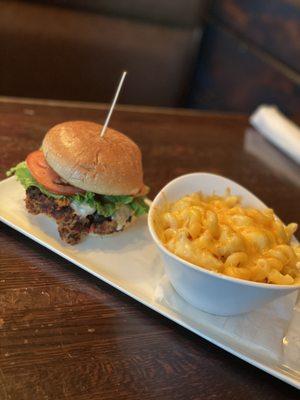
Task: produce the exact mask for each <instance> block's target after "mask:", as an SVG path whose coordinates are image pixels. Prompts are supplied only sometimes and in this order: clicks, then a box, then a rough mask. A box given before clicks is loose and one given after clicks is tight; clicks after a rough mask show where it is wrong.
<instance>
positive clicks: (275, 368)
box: [0, 177, 300, 389]
mask: <svg viewBox="0 0 300 400" xmlns="http://www.w3.org/2000/svg"><path fill="white" fill-rule="evenodd" d="M23 199H24V189H23V188H22V187H21V185H20V184H19V183H18V182H17V181H16V178H15V177H11V178H8V179H5V180H4V181H2V182H0V221H2V222H4V223H5V224H7V225H9V226H10V227H12V228H14V229H16V230H17V231H19V232H21V233H23V234H24V235H26V236H28V237H29V238H31V239H33V240H35V241H36V242H38V243H40V244H41V245H43V246H45V247H47V248H48V249H50V250H52V251H53V252H55V253H57V254H59V255H60V256H61V257H64V258H65V259H67V260H69V261H70V262H72V263H74V264H76V265H77V266H79V267H80V268H82V269H84V270H86V271H87V272H89V273H91V274H93V275H94V276H96V277H97V278H99V279H101V280H103V281H104V282H106V283H108V284H110V285H112V286H113V287H115V288H117V289H119V290H120V291H121V292H123V293H126V294H127V295H128V296H130V297H132V298H134V299H135V300H137V301H139V302H141V303H142V304H144V305H145V306H147V307H149V308H151V309H153V310H155V311H157V312H158V313H160V314H161V315H164V316H165V317H167V318H169V319H171V320H172V321H174V322H176V323H178V324H179V325H181V326H183V327H185V328H187V329H189V330H190V331H192V332H194V333H196V334H197V335H199V336H201V337H203V338H205V339H206V340H208V341H210V342H211V343H214V344H215V345H217V346H219V347H221V348H222V349H224V350H226V351H228V352H229V353H232V354H234V355H235V356H237V357H239V358H241V359H242V360H244V361H247V362H248V363H250V364H252V365H254V366H256V367H258V368H260V369H262V370H264V371H266V372H268V373H269V374H271V375H273V376H275V377H277V378H279V379H281V380H283V381H285V382H286V383H289V384H290V385H292V386H295V387H297V388H299V389H300V379H299V377H298V376H297V375H294V374H292V373H289V372H288V371H287V370H285V369H284V368H282V367H281V366H280V365H279V363H278V362H276V361H275V360H274V359H273V358H271V357H268V355H267V354H265V353H262V352H259V351H254V350H253V349H250V348H249V346H247V345H246V344H245V343H243V342H242V341H240V340H239V341H238V340H235V339H234V338H231V339H230V338H229V337H228V336H226V335H222V334H220V331H219V330H217V329H214V327H212V326H211V325H206V324H205V321H204V320H203V321H192V320H191V319H190V318H188V317H186V316H185V315H183V314H182V313H178V312H176V311H174V310H173V309H171V308H169V307H168V306H166V305H164V304H162V303H158V302H157V301H155V298H154V291H155V289H156V287H157V285H158V283H159V281H160V280H161V278H162V276H163V266H162V264H161V261H160V257H159V254H158V251H157V249H156V247H155V245H154V243H153V242H152V239H151V237H150V234H149V233H148V227H147V218H146V217H142V218H139V219H138V220H137V221H136V222H135V223H134V224H132V226H130V227H129V228H128V229H127V230H126V231H124V232H122V233H119V234H115V235H112V236H107V237H97V236H89V237H88V238H87V239H86V240H85V241H84V242H82V243H80V244H79V245H77V246H68V245H65V244H64V243H62V242H61V240H60V239H59V236H58V233H57V229H56V224H55V222H54V221H53V220H51V219H50V218H47V217H46V216H43V215H40V216H31V215H30V214H28V213H27V212H26V209H25V206H24V201H23ZM233 318H234V317H233Z"/></svg>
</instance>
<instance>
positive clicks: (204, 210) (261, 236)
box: [154, 192, 300, 285]
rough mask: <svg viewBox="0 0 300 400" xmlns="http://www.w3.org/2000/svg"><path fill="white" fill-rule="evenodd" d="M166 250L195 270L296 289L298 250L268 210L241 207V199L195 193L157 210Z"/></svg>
mask: <svg viewBox="0 0 300 400" xmlns="http://www.w3.org/2000/svg"><path fill="white" fill-rule="evenodd" d="M154 224H155V229H156V231H157V233H158V236H159V238H160V240H161V241H162V243H163V244H164V246H165V247H166V248H167V249H168V250H170V251H171V252H172V253H174V254H176V255H177V256H179V257H181V258H183V259H184V260H186V261H189V262H191V263H193V264H195V265H198V266H201V267H203V268H206V269H208V270H212V271H215V272H218V273H222V274H225V275H228V276H231V277H235V278H240V279H245V280H250V281H255V282H263V283H273V284H280V285H291V284H299V283H300V246H299V245H298V246H296V245H292V244H291V243H290V242H291V238H292V235H293V233H294V232H295V231H296V229H297V224H295V223H291V224H289V225H287V226H285V225H284V224H283V223H282V222H281V221H280V220H279V219H278V218H277V217H276V216H275V214H274V212H273V210H271V209H264V210H258V209H255V208H250V207H242V206H241V203H240V198H239V197H238V196H233V195H231V194H230V192H228V193H226V195H224V196H217V195H211V196H205V195H203V194H201V193H194V194H191V195H188V196H185V197H183V198H182V199H180V200H178V201H176V202H174V203H171V204H166V205H165V207H163V208H161V209H159V210H157V212H156V215H155V218H154Z"/></svg>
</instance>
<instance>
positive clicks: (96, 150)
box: [42, 121, 144, 195]
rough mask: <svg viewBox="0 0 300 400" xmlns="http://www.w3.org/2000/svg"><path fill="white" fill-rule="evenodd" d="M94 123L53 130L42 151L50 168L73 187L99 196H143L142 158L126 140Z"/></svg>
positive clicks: (115, 132) (75, 123)
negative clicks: (102, 133) (139, 194)
mask: <svg viewBox="0 0 300 400" xmlns="http://www.w3.org/2000/svg"><path fill="white" fill-rule="evenodd" d="M101 128H102V126H101V125H99V124H96V123H94V122H87V121H70V122H64V123H62V124H58V125H56V126H54V127H53V128H51V129H50V130H49V131H48V132H47V134H46V136H45V138H44V141H43V145H42V149H43V152H44V155H45V158H46V160H47V162H48V164H49V165H50V166H51V167H52V168H53V169H54V171H55V172H56V173H57V174H58V175H59V176H61V177H62V178H63V179H64V180H66V181H67V182H68V183H70V184H71V185H74V186H76V187H78V188H80V189H84V190H87V191H91V192H94V193H98V194H107V195H135V194H138V193H141V192H143V188H144V184H143V170H142V157H141V152H140V149H139V147H138V146H137V145H136V144H135V143H134V142H133V141H132V140H130V139H129V138H128V137H127V136H125V135H123V134H122V133H120V132H117V131H115V130H113V129H110V128H107V130H106V132H105V135H104V136H103V137H100V131H101Z"/></svg>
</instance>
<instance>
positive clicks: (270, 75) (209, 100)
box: [189, 0, 300, 114]
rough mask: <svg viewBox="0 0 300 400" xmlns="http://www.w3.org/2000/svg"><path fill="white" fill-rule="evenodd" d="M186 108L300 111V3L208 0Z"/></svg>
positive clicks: (256, 0) (293, 112) (286, 0)
mask: <svg viewBox="0 0 300 400" xmlns="http://www.w3.org/2000/svg"><path fill="white" fill-rule="evenodd" d="M191 92H192V93H191V98H190V102H189V105H190V106H191V107H197V108H205V109H216V110H229V111H246V112H251V111H252V110H253V109H254V108H255V107H256V106H257V105H258V104H260V103H263V102H266V103H274V104H277V105H278V106H279V107H280V108H281V109H282V110H283V111H285V112H287V113H291V114H299V113H300V1H296V0H294V1H293V0H268V1H262V0H226V1H219V0H215V1H212V2H211V7H210V12H209V15H208V17H207V27H206V29H205V33H204V37H203V41H202V46H201V49H200V54H199V59H198V65H197V72H196V78H195V82H194V86H193V88H192V91H191Z"/></svg>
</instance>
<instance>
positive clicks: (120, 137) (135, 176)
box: [8, 121, 148, 245]
mask: <svg viewBox="0 0 300 400" xmlns="http://www.w3.org/2000/svg"><path fill="white" fill-rule="evenodd" d="M101 128H102V126H101V125H99V124H96V123H94V122H87V121H70V122H64V123H61V124H58V125H56V126H54V127H53V128H51V129H50V130H49V131H48V132H47V134H46V136H45V138H44V140H43V143H42V148H41V149H40V150H36V151H34V152H32V153H30V154H29V155H28V156H27V158H26V160H25V161H23V162H21V163H19V164H18V165H17V166H16V167H14V168H12V169H11V170H10V171H9V172H8V175H12V174H15V175H16V177H17V179H18V180H19V181H20V183H21V184H22V185H23V186H24V188H25V189H26V198H25V203H26V208H27V210H28V212H30V213H31V214H40V213H43V214H46V215H48V216H50V217H53V218H54V219H55V220H56V222H57V227H58V232H59V234H60V237H61V239H62V240H63V241H64V242H66V243H68V244H72V245H74V244H77V243H79V242H80V241H81V240H82V239H83V238H84V237H85V236H86V235H88V234H89V233H93V234H99V235H107V234H110V233H113V232H117V231H122V230H123V229H124V228H125V226H126V225H128V224H129V223H130V222H131V221H132V219H133V218H134V217H138V216H140V215H142V214H144V213H146V212H147V211H148V206H147V204H146V203H145V195H146V193H147V187H146V186H145V185H144V183H143V169H142V157H141V151H140V149H139V147H138V146H137V145H136V144H135V143H134V142H133V141H132V140H131V139H129V138H128V137H127V136H125V135H124V134H122V133H120V132H117V131H115V130H113V129H110V128H107V130H106V132H105V135H104V136H103V137H100V131H101Z"/></svg>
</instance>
